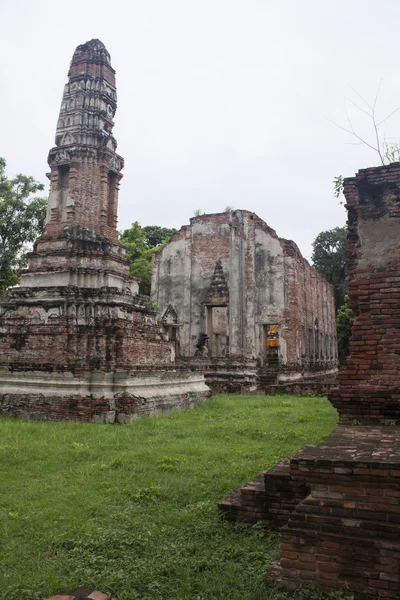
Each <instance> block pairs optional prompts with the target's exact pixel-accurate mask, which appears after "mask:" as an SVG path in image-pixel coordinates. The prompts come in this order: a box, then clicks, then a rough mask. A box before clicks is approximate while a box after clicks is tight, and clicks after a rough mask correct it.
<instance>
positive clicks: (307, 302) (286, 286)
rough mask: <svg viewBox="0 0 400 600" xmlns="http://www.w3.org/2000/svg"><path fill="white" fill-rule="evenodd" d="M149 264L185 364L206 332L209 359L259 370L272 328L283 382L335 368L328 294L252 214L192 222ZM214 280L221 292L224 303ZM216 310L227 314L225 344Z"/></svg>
mask: <svg viewBox="0 0 400 600" xmlns="http://www.w3.org/2000/svg"><path fill="white" fill-rule="evenodd" d="M153 261H154V262H153V279H152V293H153V295H154V296H155V298H156V299H157V303H158V305H159V307H160V314H161V316H163V315H164V314H165V312H166V311H168V310H169V309H171V310H173V311H174V313H175V314H176V317H177V319H176V321H177V323H176V324H177V325H178V336H179V345H180V352H181V355H182V356H186V357H189V356H193V355H194V354H195V349H196V348H195V347H196V343H197V340H198V338H199V334H200V332H206V333H207V334H208V335H209V337H210V340H209V354H210V355H212V356H213V357H214V358H215V357H216V356H220V357H221V358H222V357H226V356H227V355H229V356H230V357H236V358H237V357H241V358H243V359H245V360H249V361H251V360H253V361H255V360H257V361H258V364H259V366H261V367H263V366H265V365H266V362H268V359H267V357H266V351H265V346H266V343H267V340H266V337H268V334H267V330H266V327H267V325H277V326H278V337H279V361H280V365H281V366H282V367H284V369H283V371H285V370H286V376H287V377H290V376H291V375H290V373H292V375H295V374H296V372H297V373H301V372H302V371H304V369H318V368H320V369H334V368H335V367H336V361H337V353H336V329H335V320H334V297H333V290H332V287H331V286H330V285H329V284H327V282H326V281H325V280H324V279H323V278H322V277H321V276H320V275H319V274H318V273H317V272H316V271H315V269H313V268H312V267H310V265H309V264H308V262H307V261H306V260H305V259H304V258H303V257H302V256H301V254H300V251H299V250H298V248H297V246H296V245H295V244H294V243H293V242H290V241H287V240H283V239H280V238H279V237H278V236H277V234H276V233H275V231H274V230H273V229H271V228H270V227H268V225H267V224H266V223H265V222H264V221H262V220H261V219H260V218H259V217H257V215H255V214H254V213H251V212H249V211H245V210H235V211H232V212H229V213H219V214H213V215H201V216H198V217H194V218H192V219H191V223H190V226H184V227H182V229H181V230H180V231H179V232H178V233H177V234H175V235H174V236H173V237H172V239H171V240H170V241H169V242H168V243H167V244H166V245H165V246H164V247H163V248H162V249H161V250H160V251H159V252H158V253H156V254H155V255H154V259H153ZM217 263H218V267H217ZM221 269H222V270H221ZM216 278H218V281H219V285H220V286H222V287H224V286H226V290H225V292H224V294H223V295H222V296H221V294H218V285H216ZM214 288H215V289H214ZM224 289H225V288H224ZM218 307H219V308H218ZM221 307H226V308H225V312H226V321H227V326H226V330H227V336H224V335H223V331H222V330H221V327H222V326H221V319H222V317H221ZM218 311H220V316H219V317H218V318H219V325H217V320H218V319H217V314H218ZM216 319H217V320H216ZM218 327H219V328H220V330H218ZM216 334H218V335H219V337H218V336H217V337H218V341H216ZM221 336H222V337H221ZM225 338H227V339H226V340H225Z"/></svg>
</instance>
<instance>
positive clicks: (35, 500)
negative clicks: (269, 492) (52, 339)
mask: <svg viewBox="0 0 400 600" xmlns="http://www.w3.org/2000/svg"><path fill="white" fill-rule="evenodd" d="M336 419H337V414H336V411H335V410H334V409H333V408H332V406H331V405H330V404H329V402H328V401H327V400H326V399H325V398H294V397H288V396H287V397H283V396H280V397H278V396H275V397H266V396H237V395H232V396H228V395H220V396H216V397H215V398H214V399H212V400H210V401H208V402H206V403H204V404H202V405H199V406H197V407H196V408H194V409H193V410H188V411H186V412H174V413H172V414H171V415H169V416H160V417H147V418H143V419H141V420H139V421H135V422H133V423H131V424H129V425H114V426H113V425H94V424H90V425H88V424H80V423H50V422H48V423H45V422H26V421H14V420H8V419H3V420H0V469H1V471H0V523H1V538H0V598H2V599H4V600H5V599H7V600H43V599H45V598H47V597H48V596H50V595H51V594H56V593H61V592H65V593H66V592H68V591H69V590H71V589H73V588H74V587H77V586H78V585H87V586H94V587H96V588H97V589H99V590H101V591H104V592H108V593H112V594H114V595H115V596H116V597H118V598H119V600H135V599H138V600H139V599H140V600H150V599H151V600H214V599H218V600H246V599H248V600H264V599H267V598H268V599H271V600H272V599H274V600H275V599H278V598H279V599H281V598H282V599H283V598H286V597H287V596H286V594H284V593H283V592H278V591H276V590H271V589H267V588H265V587H264V586H263V583H262V581H263V576H264V574H265V571H266V569H267V567H268V564H269V563H270V562H271V561H272V560H274V559H276V558H277V556H278V537H277V534H274V533H270V532H266V531H264V530H262V529H261V528H260V527H258V526H256V527H253V528H248V527H245V526H240V525H239V526H238V525H232V524H231V523H227V522H224V521H222V520H221V519H220V518H219V517H218V514H217V503H218V501H219V500H220V499H221V498H223V497H224V496H225V495H227V494H228V493H229V492H230V491H231V490H232V489H234V488H236V487H238V486H239V485H240V484H242V483H245V482H247V481H249V480H250V479H252V478H253V477H254V476H255V475H257V474H258V473H259V472H260V471H261V470H262V469H265V468H268V467H271V466H272V465H274V464H275V463H276V462H277V461H278V460H279V459H280V458H282V457H284V456H291V455H293V454H294V453H295V452H296V451H297V450H298V449H300V448H301V447H302V446H304V444H309V443H318V442H319V441H321V440H322V439H323V438H324V437H326V435H327V434H328V433H330V432H331V431H332V429H333V428H334V426H335V424H336ZM297 596H298V597H302V598H303V597H304V598H311V597H313V598H314V597H315V598H317V597H318V598H319V595H318V594H315V595H313V596H310V595H309V594H308V595H306V596H303V595H301V594H300V595H297Z"/></svg>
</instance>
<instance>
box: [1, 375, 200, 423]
mask: <svg viewBox="0 0 400 600" xmlns="http://www.w3.org/2000/svg"><path fill="white" fill-rule="evenodd" d="M210 395H211V392H210V390H209V388H208V387H207V385H206V384H205V382H204V377H203V375H201V374H196V373H192V372H190V371H179V370H175V369H169V370H168V369H164V370H161V369H159V370H148V371H146V370H138V371H133V370H131V371H115V372H111V373H105V372H102V371H90V370H85V369H81V368H78V367H77V368H76V369H75V370H74V371H59V372H57V371H51V372H45V371H14V372H12V371H10V370H6V369H3V370H0V415H1V416H9V417H19V418H27V419H33V420H51V421H60V420H70V421H83V422H90V421H93V422H96V423H115V422H117V423H126V422H128V421H131V420H133V419H136V418H138V417H140V416H143V415H151V414H159V413H162V412H167V411H170V410H172V409H174V408H185V407H189V406H191V405H193V404H194V403H196V402H199V401H202V400H205V399H207V398H208V397H210Z"/></svg>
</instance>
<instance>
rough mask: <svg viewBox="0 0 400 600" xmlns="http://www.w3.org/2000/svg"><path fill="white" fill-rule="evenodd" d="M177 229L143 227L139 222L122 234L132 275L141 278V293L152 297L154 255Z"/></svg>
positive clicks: (157, 226) (154, 226)
mask: <svg viewBox="0 0 400 600" xmlns="http://www.w3.org/2000/svg"><path fill="white" fill-rule="evenodd" d="M174 233H176V229H173V228H168V227H160V226H159V225H146V226H145V227H141V225H140V223H139V222H138V221H135V223H132V225H131V226H130V228H129V229H125V231H124V232H123V233H122V234H121V242H122V243H123V244H124V245H125V246H126V249H127V252H126V256H127V258H128V260H129V261H130V262H131V263H132V265H131V274H132V275H136V277H140V286H139V292H140V293H141V294H145V295H146V296H149V295H150V288H151V263H152V256H153V253H154V252H156V251H157V250H158V249H159V248H160V247H161V246H162V245H163V244H165V242H167V241H168V240H169V239H170V237H171V236H172V235H173V234H174Z"/></svg>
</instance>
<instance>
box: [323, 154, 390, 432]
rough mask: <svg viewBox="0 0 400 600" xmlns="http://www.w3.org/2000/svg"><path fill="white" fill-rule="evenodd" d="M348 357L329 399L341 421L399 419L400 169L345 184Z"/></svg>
mask: <svg viewBox="0 0 400 600" xmlns="http://www.w3.org/2000/svg"><path fill="white" fill-rule="evenodd" d="M345 195H346V201H347V210H348V258H349V265H348V266H349V290H348V295H349V305H350V307H351V308H352V309H353V311H354V313H355V321H354V325H353V331H352V340H351V346H350V355H349V357H348V358H347V361H346V364H345V365H344V366H343V368H342V369H341V371H340V375H339V384H340V391H339V390H337V391H336V393H335V394H333V395H332V397H331V400H332V403H333V404H334V406H335V407H336V408H337V409H338V411H339V414H340V419H341V421H342V422H348V421H352V420H358V421H360V422H363V423H365V422H375V423H379V422H380V421H382V420H383V421H385V420H387V421H396V422H398V421H400V393H399V389H400V336H399V332H400V315H399V306H400V261H399V253H400V239H399V236H398V222H399V219H400V165H399V163H393V164H391V165H388V166H385V167H377V168H374V169H363V170H360V171H359V172H358V173H357V175H356V176H355V177H353V178H351V179H346V180H345Z"/></svg>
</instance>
